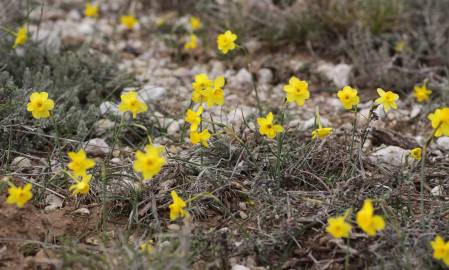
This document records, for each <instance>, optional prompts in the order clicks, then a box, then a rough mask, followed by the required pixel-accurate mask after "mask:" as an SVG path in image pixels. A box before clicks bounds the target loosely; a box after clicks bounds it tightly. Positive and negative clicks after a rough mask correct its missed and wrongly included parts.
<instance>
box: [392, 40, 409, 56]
mask: <svg viewBox="0 0 449 270" xmlns="http://www.w3.org/2000/svg"><path fill="white" fill-rule="evenodd" d="M405 45H406V44H405V41H403V40H399V41H398V42H396V43H395V44H394V51H395V52H397V53H400V52H402V51H403V50H404V48H405Z"/></svg>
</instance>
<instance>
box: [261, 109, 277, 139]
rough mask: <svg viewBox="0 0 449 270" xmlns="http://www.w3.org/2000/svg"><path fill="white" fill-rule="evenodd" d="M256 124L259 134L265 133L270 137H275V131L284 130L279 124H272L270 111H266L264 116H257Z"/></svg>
mask: <svg viewBox="0 0 449 270" xmlns="http://www.w3.org/2000/svg"><path fill="white" fill-rule="evenodd" d="M257 124H259V132H260V134H262V135H266V136H267V137H268V138H270V139H273V138H274V137H276V134H277V133H279V132H283V131H284V128H283V127H282V126H281V125H275V124H273V113H272V112H270V113H268V115H267V116H266V117H265V118H263V117H262V118H257Z"/></svg>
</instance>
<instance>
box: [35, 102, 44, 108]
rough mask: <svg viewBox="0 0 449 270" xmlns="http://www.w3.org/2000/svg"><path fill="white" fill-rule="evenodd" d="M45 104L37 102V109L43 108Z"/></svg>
mask: <svg viewBox="0 0 449 270" xmlns="http://www.w3.org/2000/svg"><path fill="white" fill-rule="evenodd" d="M43 105H44V104H43V103H42V101H37V102H36V107H38V108H39V109H40V108H42V106H43Z"/></svg>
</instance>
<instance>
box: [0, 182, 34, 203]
mask: <svg viewBox="0 0 449 270" xmlns="http://www.w3.org/2000/svg"><path fill="white" fill-rule="evenodd" d="M32 187H33V185H32V184H30V183H28V184H26V185H25V186H24V187H23V188H22V187H16V186H14V185H11V187H10V188H8V198H7V199H6V203H7V204H15V205H17V207H19V208H22V207H23V206H24V205H25V204H26V203H27V202H28V201H29V200H31V198H33V193H31V188H32Z"/></svg>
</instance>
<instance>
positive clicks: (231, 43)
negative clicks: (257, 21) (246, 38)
mask: <svg viewBox="0 0 449 270" xmlns="http://www.w3.org/2000/svg"><path fill="white" fill-rule="evenodd" d="M236 40H237V35H236V34H234V33H232V32H231V31H229V30H228V31H226V32H225V33H224V34H221V35H218V37H217V46H218V49H219V50H220V51H221V52H222V53H223V54H227V53H228V52H229V51H232V50H234V49H235V47H236V46H237V45H236V44H235V41H236Z"/></svg>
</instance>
